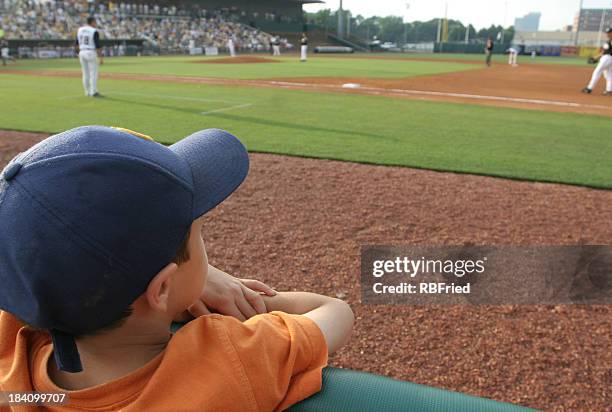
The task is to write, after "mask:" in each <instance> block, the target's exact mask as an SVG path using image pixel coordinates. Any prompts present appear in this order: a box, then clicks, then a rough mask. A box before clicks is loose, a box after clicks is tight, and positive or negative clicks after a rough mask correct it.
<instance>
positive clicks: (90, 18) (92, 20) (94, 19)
mask: <svg viewBox="0 0 612 412" xmlns="http://www.w3.org/2000/svg"><path fill="white" fill-rule="evenodd" d="M95 22H96V18H95V17H93V16H90V17H88V18H87V24H91V23H95Z"/></svg>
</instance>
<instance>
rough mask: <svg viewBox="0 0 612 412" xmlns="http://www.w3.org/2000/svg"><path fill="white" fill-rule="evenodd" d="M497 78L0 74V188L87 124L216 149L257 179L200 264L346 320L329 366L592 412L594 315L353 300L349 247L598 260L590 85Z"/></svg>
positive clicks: (602, 351)
mask: <svg viewBox="0 0 612 412" xmlns="http://www.w3.org/2000/svg"><path fill="white" fill-rule="evenodd" d="M505 59H506V58H505V57H504V56H499V57H496V60H495V61H494V65H493V67H491V68H486V67H485V66H484V64H483V61H482V56H474V55H454V54H453V55H450V54H448V55H446V54H436V55H421V54H419V55H406V56H394V55H383V54H381V55H376V54H372V55H351V56H318V55H314V56H311V57H310V59H309V61H308V62H306V63H300V62H299V61H298V59H297V57H296V56H295V55H289V56H284V57H281V58H271V57H269V56H268V55H248V56H242V57H238V58H235V59H229V58H226V57H217V58H207V57H201V56H200V57H131V58H128V57H125V58H109V59H106V61H105V64H104V65H103V66H102V67H101V79H100V82H99V90H100V92H101V93H102V94H103V95H104V97H103V98H99V99H94V98H87V97H85V96H83V91H82V85H81V81H80V68H79V64H78V61H77V60H75V59H59V60H48V61H46V60H30V61H19V62H17V63H16V64H11V65H9V66H6V67H0V96H2V98H3V104H2V109H1V110H0V129H2V130H1V131H0V168H1V167H3V166H4V165H5V164H6V163H7V162H8V160H10V158H12V157H13V156H14V155H15V154H17V153H18V152H20V151H23V150H25V149H26V148H28V147H29V146H31V145H32V144H34V143H35V142H37V141H39V140H41V139H43V138H44V137H46V136H48V135H49V134H53V133H56V132H60V131H63V130H66V129H68V128H72V127H76V126H81V125H85V124H101V125H108V126H121V127H125V128H129V129H133V130H136V131H139V132H142V133H145V134H149V135H151V136H153V137H154V138H155V139H156V140H157V141H159V142H162V143H167V144H171V143H173V142H176V141H177V140H180V139H181V138H182V137H185V136H187V135H189V134H191V133H192V132H194V131H197V130H201V129H205V128H222V129H226V130H228V131H230V132H231V133H233V134H235V135H236V136H238V137H239V138H240V139H241V140H242V141H243V142H244V143H245V144H246V146H247V148H248V149H249V151H250V152H251V160H252V168H251V174H250V176H249V177H248V178H247V181H246V182H245V184H244V185H243V186H242V187H241V188H240V189H239V190H238V192H237V193H236V194H235V195H233V196H232V197H231V198H230V199H229V200H228V201H227V202H225V203H223V204H222V205H221V206H220V207H219V208H217V209H216V210H215V211H214V212H213V213H211V215H210V217H209V219H208V224H207V225H206V226H205V231H204V238H205V240H206V241H207V247H208V253H209V257H210V259H211V263H213V264H215V265H216V266H218V267H220V268H223V269H224V270H226V271H228V272H230V273H234V274H239V275H240V276H242V277H252V278H256V279H260V280H262V281H265V282H269V283H270V284H271V285H272V286H273V287H275V288H277V289H279V290H303V289H306V290H311V291H315V292H320V293H324V294H328V295H332V296H337V297H339V298H341V299H345V300H347V301H348V302H349V303H351V305H353V307H354V308H355V313H356V316H357V324H356V331H355V333H354V334H353V338H352V340H351V343H350V344H349V345H348V346H347V347H346V348H344V349H343V350H342V351H340V352H339V353H338V354H336V355H334V357H333V358H331V359H330V363H331V364H332V365H335V366H342V367H348V368H354V369H360V370H366V371H371V372H375V373H379V374H383V375H387V376H391V377H395V378H400V379H404V380H410V381H412V382H417V383H422V384H426V385H433V386H437V387H442V388H447V389H452V390H457V391H462V392H466V393H470V394H475V395H479V396H485V397H489V398H493V399H497V400H501V401H508V402H514V403H518V404H521V405H526V406H530V407H534V408H537V409H543V410H558V411H565V410H568V411H569V410H606V408H609V407H610V405H611V404H612V391H611V390H610V382H611V381H612V366H611V365H612V352H611V351H610V347H609V339H610V336H611V335H612V321H611V315H612V309H610V308H609V307H605V306H508V305H504V306H448V307H437V306H432V307H413V306H393V307H391V306H372V305H364V304H361V303H360V300H359V299H360V289H359V251H360V246H361V245H367V244H431V245H440V244H449V245H457V244H503V245H565V244H568V245H569V244H610V243H611V242H612V191H611V189H612V138H611V137H610V136H611V135H610V130H612V98H611V97H608V96H602V95H601V91H603V89H597V90H595V91H594V93H593V94H592V95H584V94H581V93H580V89H581V88H582V87H584V86H585V84H586V82H587V80H588V78H589V76H590V73H591V70H592V67H589V66H587V65H586V64H585V62H584V61H583V60H582V59H580V60H579V59H571V58H544V57H539V58H537V59H535V60H532V59H530V58H524V59H523V60H520V61H519V66H518V67H511V66H508V65H507V64H506V63H505ZM600 87H601V85H600ZM58 184H61V182H58ZM169 213H171V211H169ZM608 410H609V409H608Z"/></svg>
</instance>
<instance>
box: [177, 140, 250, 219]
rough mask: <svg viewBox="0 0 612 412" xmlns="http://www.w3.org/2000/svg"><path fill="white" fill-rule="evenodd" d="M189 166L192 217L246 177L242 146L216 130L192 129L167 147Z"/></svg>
mask: <svg viewBox="0 0 612 412" xmlns="http://www.w3.org/2000/svg"><path fill="white" fill-rule="evenodd" d="M170 150H172V151H173V152H174V153H176V154H177V155H178V156H179V157H181V158H182V159H183V160H185V161H186V162H187V163H188V164H189V167H190V168H191V172H192V176H193V186H194V207H193V218H194V219H196V218H198V217H200V216H202V215H203V214H205V213H206V212H208V211H209V210H211V209H213V208H214V207H215V206H217V205H218V204H219V203H221V202H222V201H223V200H225V199H226V198H227V197H228V196H229V195H231V194H232V193H233V192H234V191H235V190H236V189H237V188H238V186H240V184H241V183H242V182H243V181H244V179H245V178H246V176H247V174H248V171H249V154H248V152H247V150H246V148H245V147H244V145H243V144H242V143H241V142H240V140H238V138H236V137H235V136H233V135H231V134H230V133H228V132H226V131H224V130H220V129H207V130H202V131H199V132H196V133H194V134H192V135H190V136H188V137H186V138H184V139H183V140H181V141H179V142H177V143H175V144H173V145H172V146H170Z"/></svg>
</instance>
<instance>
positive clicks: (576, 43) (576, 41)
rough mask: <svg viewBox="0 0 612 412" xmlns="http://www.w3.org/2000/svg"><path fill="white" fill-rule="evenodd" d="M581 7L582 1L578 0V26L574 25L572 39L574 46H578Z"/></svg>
mask: <svg viewBox="0 0 612 412" xmlns="http://www.w3.org/2000/svg"><path fill="white" fill-rule="evenodd" d="M582 6H584V0H580V5H579V6H578V24H576V38H575V39H574V46H578V37H580V20H581V19H582Z"/></svg>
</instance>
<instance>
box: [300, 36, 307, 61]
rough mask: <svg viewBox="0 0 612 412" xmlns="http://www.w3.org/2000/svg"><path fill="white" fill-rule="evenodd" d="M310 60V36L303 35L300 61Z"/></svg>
mask: <svg viewBox="0 0 612 412" xmlns="http://www.w3.org/2000/svg"><path fill="white" fill-rule="evenodd" d="M306 59H308V36H306V33H302V38H301V39H300V61H302V62H305V61H306Z"/></svg>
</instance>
